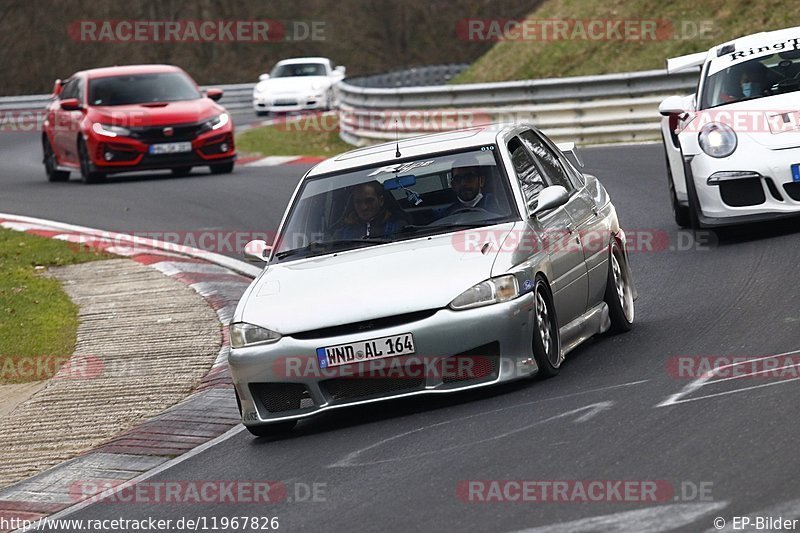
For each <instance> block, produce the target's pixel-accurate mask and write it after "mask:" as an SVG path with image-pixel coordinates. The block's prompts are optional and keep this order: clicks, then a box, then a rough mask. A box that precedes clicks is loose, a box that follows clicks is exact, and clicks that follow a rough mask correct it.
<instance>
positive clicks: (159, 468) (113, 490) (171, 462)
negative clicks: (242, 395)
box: [14, 424, 245, 533]
mask: <svg viewBox="0 0 800 533" xmlns="http://www.w3.org/2000/svg"><path fill="white" fill-rule="evenodd" d="M244 429H245V428H244V426H243V425H241V424H239V425H238V426H236V427H233V428H231V429H229V430H228V431H226V432H225V433H223V434H222V435H220V436H219V437H217V438H215V439H212V440H210V441H208V442H206V443H205V444H201V445H200V446H197V447H196V448H193V449H192V450H190V451H188V452H186V453H184V454H183V455H181V456H179V457H176V458H175V459H171V460H169V461H167V462H166V463H163V464H161V465H159V466H157V467H156V468H154V469H153V470H150V471H148V472H145V473H144V474H142V475H141V476H138V477H135V478H133V479H130V480H128V481H126V482H125V483H121V484H119V485H116V486H115V487H112V488H110V489H108V490H105V491H103V492H101V493H99V494H96V495H94V496H92V497H91V498H89V499H88V500H84V501H82V502H80V503H77V504H75V505H73V506H72V507H69V508H67V509H64V510H63V511H59V512H57V513H55V514H52V515H50V516H49V517H48V520H51V521H52V520H58V519H60V518H67V517H68V516H69V515H71V514H73V513H77V512H78V511H82V510H83V509H86V508H87V507H89V506H91V505H94V504H95V503H97V502H98V501H99V500H102V499H104V498H108V497H109V496H112V495H114V494H118V493H120V492H121V491H123V490H125V489H127V488H128V487H131V486H134V485H136V484H138V483H141V482H142V481H145V480H148V479H150V478H151V477H155V476H157V475H158V474H160V473H161V472H164V471H165V470H169V469H170V468H172V467H173V466H176V465H179V464H180V463H182V462H184V461H187V460H189V459H191V458H192V457H194V456H195V455H199V454H201V453H203V452H204V451H206V450H208V449H209V448H213V447H214V446H216V445H217V444H219V443H221V442H224V441H226V440H228V439H230V438H231V437H235V436H236V435H238V434H239V433H241V432H242V431H244ZM35 528H36V522H35V521H34V523H33V524H32V525H31V526H30V527H28V528H22V529H17V530H16V531H14V533H25V532H26V531H34V530H35Z"/></svg>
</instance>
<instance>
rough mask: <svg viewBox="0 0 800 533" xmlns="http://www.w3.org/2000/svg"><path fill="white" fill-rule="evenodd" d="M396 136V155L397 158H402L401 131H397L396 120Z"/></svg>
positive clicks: (395, 121) (395, 120) (395, 123)
mask: <svg viewBox="0 0 800 533" xmlns="http://www.w3.org/2000/svg"><path fill="white" fill-rule="evenodd" d="M394 135H395V139H396V141H395V142H396V143H397V151H396V152H395V153H394V156H395V157H402V155H400V131H399V130H398V129H397V119H394Z"/></svg>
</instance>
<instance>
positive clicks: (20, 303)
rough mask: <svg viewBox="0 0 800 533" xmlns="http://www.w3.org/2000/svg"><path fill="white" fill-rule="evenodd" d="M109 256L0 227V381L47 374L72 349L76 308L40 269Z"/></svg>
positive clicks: (69, 353)
mask: <svg viewBox="0 0 800 533" xmlns="http://www.w3.org/2000/svg"><path fill="white" fill-rule="evenodd" d="M110 257H112V256H110V255H108V254H105V253H101V252H93V251H91V250H76V249H75V245H71V244H69V243H67V242H64V241H58V240H54V239H48V238H46V237H39V236H36V235H29V234H27V233H23V232H20V231H13V230H8V229H4V228H0V384H6V383H24V382H29V381H39V380H41V379H45V378H47V377H50V376H51V375H52V374H54V373H55V371H56V370H57V367H58V366H60V364H61V363H63V362H64V361H66V360H67V359H68V358H69V357H70V356H71V355H72V352H73V350H74V349H75V335H76V332H77V330H78V308H77V306H76V305H75V304H74V303H72V301H71V300H70V299H69V297H68V296H67V294H66V293H65V292H64V291H63V290H62V288H61V284H60V283H59V282H58V281H57V280H55V279H52V278H48V277H46V276H44V275H43V274H44V272H45V271H46V269H47V268H48V267H55V266H62V265H69V264H74V263H83V262H86V261H93V260H97V259H108V258H110Z"/></svg>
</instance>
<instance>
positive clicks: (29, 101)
mask: <svg viewBox="0 0 800 533" xmlns="http://www.w3.org/2000/svg"><path fill="white" fill-rule="evenodd" d="M211 87H214V88H217V89H222V90H223V91H224V94H223V95H222V100H220V103H221V104H222V105H224V106H225V107H226V108H227V109H228V110H229V111H237V110H242V109H250V108H252V106H253V87H255V83H236V84H228V85H207V86H203V87H201V88H202V89H209V88H211ZM50 97H51V95H49V94H34V95H27V96H2V97H0V114H1V113H4V112H10V111H14V112H22V111H30V112H35V111H41V110H43V109H44V108H45V107H46V106H47V104H48V103H49V102H50Z"/></svg>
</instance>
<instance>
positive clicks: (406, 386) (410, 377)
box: [319, 365, 425, 403]
mask: <svg viewBox="0 0 800 533" xmlns="http://www.w3.org/2000/svg"><path fill="white" fill-rule="evenodd" d="M319 386H320V388H321V389H322V391H323V393H325V394H326V395H328V396H329V397H330V399H331V402H333V403H335V402H347V401H356V400H365V399H368V398H372V397H381V396H391V395H394V394H402V393H405V392H412V391H415V390H420V389H422V388H424V387H425V370H424V367H423V366H422V365H419V366H410V367H408V368H407V369H406V372H404V373H403V375H402V376H400V377H376V376H370V375H358V374H357V375H355V376H353V377H341V378H333V379H326V380H325V381H321V382H320V384H319Z"/></svg>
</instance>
